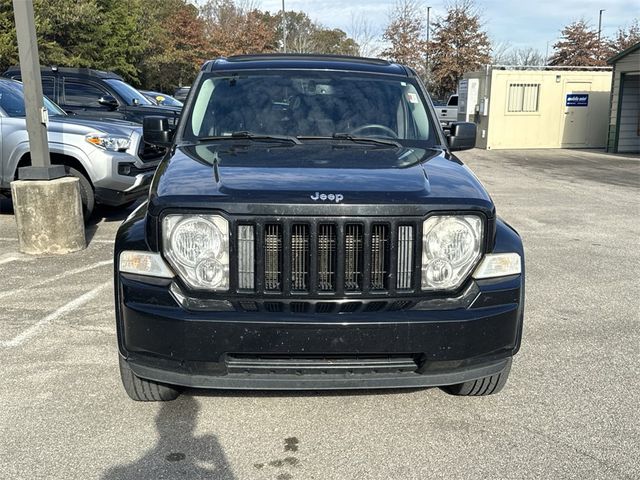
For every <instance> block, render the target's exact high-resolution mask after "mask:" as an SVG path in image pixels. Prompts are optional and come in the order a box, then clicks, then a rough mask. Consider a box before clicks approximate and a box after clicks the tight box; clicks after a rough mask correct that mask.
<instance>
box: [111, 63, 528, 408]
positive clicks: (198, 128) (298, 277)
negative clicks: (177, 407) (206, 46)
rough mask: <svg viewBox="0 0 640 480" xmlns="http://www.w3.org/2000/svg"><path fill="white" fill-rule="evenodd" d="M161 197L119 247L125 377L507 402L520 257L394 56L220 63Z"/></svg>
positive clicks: (172, 392) (453, 135)
mask: <svg viewBox="0 0 640 480" xmlns="http://www.w3.org/2000/svg"><path fill="white" fill-rule="evenodd" d="M144 135H145V140H146V141H147V142H150V143H153V144H156V145H158V146H163V147H166V146H168V147H170V148H169V151H168V153H167V155H166V157H165V158H164V160H163V161H162V163H161V164H160V166H159V168H158V171H157V173H156V175H155V178H154V180H153V183H152V186H151V190H150V195H149V200H148V202H147V203H145V204H144V205H142V206H141V207H140V208H138V209H137V210H136V211H135V212H133V213H132V214H131V216H130V217H129V218H128V219H127V220H126V221H125V222H124V223H123V225H122V226H121V227H120V230H119V231H118V235H117V240H116V248H115V292H116V293H115V295H116V316H117V329H118V346H119V352H120V371H121V375H122V380H123V383H124V387H125V390H126V391H127V393H128V394H129V396H130V397H131V398H133V399H134V400H171V399H174V398H176V397H177V396H178V394H179V391H180V389H181V387H198V388H233V389H242V388H248V389H341V388H342V389H351V388H395V387H425V386H442V387H443V388H444V389H445V390H446V391H447V392H449V393H453V394H457V395H488V394H492V393H496V392H498V391H499V390H500V389H501V388H502V387H503V385H504V384H505V382H506V380H507V376H508V374H509V370H510V367H511V359H512V357H513V355H514V354H515V353H516V352H517V351H518V349H519V347H520V339H521V335H522V321H523V307H524V253H523V247H522V242H521V240H520V237H519V236H518V234H517V233H516V232H515V231H514V230H513V229H512V228H511V227H510V226H509V225H507V224H506V223H505V222H504V221H502V220H501V219H500V218H498V217H497V216H496V211H495V206H494V204H493V202H492V200H491V198H490V197H489V195H488V194H487V192H486V191H485V189H484V188H483V187H482V185H481V184H480V182H479V181H478V179H477V178H476V177H475V176H474V175H473V174H472V173H471V171H470V170H469V169H468V168H467V167H465V166H464V165H463V164H462V163H461V162H460V161H459V160H458V159H457V158H456V157H455V156H454V155H452V153H451V152H452V151H454V150H462V149H468V148H473V146H474V143H475V125H473V124H468V123H453V124H452V125H451V131H450V134H449V135H447V136H445V135H444V133H443V131H442V130H441V128H440V126H439V123H438V120H437V118H436V116H435V113H434V109H433V106H432V104H431V101H430V100H429V97H428V95H427V92H426V90H425V87H424V85H423V84H422V82H421V81H420V79H419V78H418V77H417V76H416V74H415V72H413V71H412V70H411V69H409V68H407V67H404V66H402V65H397V64H393V63H389V62H386V61H383V60H373V59H362V58H352V57H335V56H307V55H261V56H238V57H230V58H222V59H218V60H215V61H209V62H207V63H206V64H205V65H204V66H203V67H202V71H201V73H200V74H199V76H198V78H197V79H196V81H195V83H194V85H193V87H192V89H191V92H190V93H189V97H188V99H187V103H186V105H185V107H184V111H183V115H182V117H181V119H180V122H179V125H178V126H177V128H176V129H175V131H174V130H173V129H171V128H170V126H169V124H168V121H167V119H166V118H160V117H156V118H154V117H147V118H146V119H145V121H144Z"/></svg>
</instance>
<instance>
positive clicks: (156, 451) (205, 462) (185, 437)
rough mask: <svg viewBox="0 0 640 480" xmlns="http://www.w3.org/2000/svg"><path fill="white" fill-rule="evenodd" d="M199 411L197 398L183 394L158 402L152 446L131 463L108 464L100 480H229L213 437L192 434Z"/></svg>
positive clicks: (220, 452) (226, 469) (231, 478)
mask: <svg viewBox="0 0 640 480" xmlns="http://www.w3.org/2000/svg"><path fill="white" fill-rule="evenodd" d="M199 410H200V408H199V405H198V402H197V400H195V399H194V398H193V397H191V396H187V395H185V396H182V397H180V398H179V399H178V400H175V401H173V402H165V403H162V404H161V405H160V411H159V412H158V415H157V416H156V428H157V430H158V434H159V438H158V441H157V444H156V445H155V447H153V448H152V449H150V450H148V451H147V452H146V453H145V454H144V455H143V456H142V457H141V458H139V459H138V460H136V461H134V462H132V463H129V464H125V465H118V466H116V467H112V468H111V469H109V470H108V471H107V472H106V473H105V474H104V475H103V476H102V477H101V480H146V479H148V480H156V479H160V478H167V479H169V478H170V479H180V478H184V479H189V480H200V479H205V478H206V479H208V480H210V479H216V480H233V479H234V476H233V473H232V471H231V467H230V466H229V464H228V462H227V459H226V456H225V454H224V451H223V450H222V448H221V447H220V444H219V443H218V440H217V438H216V437H215V436H214V435H202V436H195V435H194V431H195V428H196V423H197V417H198V411H199ZM131 438H133V437H131Z"/></svg>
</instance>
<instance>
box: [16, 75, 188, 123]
mask: <svg viewBox="0 0 640 480" xmlns="http://www.w3.org/2000/svg"><path fill="white" fill-rule="evenodd" d="M41 75H42V91H43V93H44V94H45V95H46V96H47V97H49V98H50V99H51V100H53V101H54V102H55V103H57V104H58V105H59V106H61V107H62V108H63V109H64V110H65V111H66V112H67V113H71V114H75V115H78V116H82V117H85V118H99V119H103V118H115V119H120V120H127V121H130V122H135V123H142V119H143V118H144V117H145V116H147V115H156V116H164V117H167V118H169V119H170V121H171V122H173V123H175V122H176V121H177V118H178V116H179V115H180V110H181V109H180V108H178V107H171V106H159V105H154V104H153V103H151V101H149V99H147V97H145V96H144V95H142V94H141V93H140V92H139V91H138V90H136V89H135V88H133V87H132V86H131V85H129V84H128V83H126V82H125V81H124V80H123V79H122V77H120V76H119V75H116V74H115V73H112V72H103V71H99V70H92V69H88V68H63V67H43V68H42V69H41ZM4 76H5V77H9V78H13V79H15V80H20V79H21V74H20V68H19V67H11V68H9V69H8V70H7V71H6V72H5V73H4Z"/></svg>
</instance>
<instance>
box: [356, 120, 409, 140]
mask: <svg viewBox="0 0 640 480" xmlns="http://www.w3.org/2000/svg"><path fill="white" fill-rule="evenodd" d="M365 130H381V131H383V132H384V133H386V134H388V135H389V136H390V137H391V138H398V134H397V133H396V132H394V131H393V130H391V129H390V128H389V127H385V126H384V125H378V124H377V123H370V124H368V125H361V126H359V127H356V128H354V129H352V130H351V131H350V132H349V133H353V134H356V133H360V132H363V131H365Z"/></svg>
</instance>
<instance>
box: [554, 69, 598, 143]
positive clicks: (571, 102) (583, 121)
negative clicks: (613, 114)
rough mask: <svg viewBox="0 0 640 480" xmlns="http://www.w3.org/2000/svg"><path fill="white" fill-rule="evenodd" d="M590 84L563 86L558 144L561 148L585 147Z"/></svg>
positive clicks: (581, 83)
mask: <svg viewBox="0 0 640 480" xmlns="http://www.w3.org/2000/svg"><path fill="white" fill-rule="evenodd" d="M590 92H591V83H590V82H566V83H565V84H564V95H563V96H562V98H563V100H564V121H563V122H560V123H561V128H562V131H561V132H560V143H561V144H562V146H563V147H581V146H585V145H587V134H588V131H589V101H590V100H591V99H590V98H589V97H590Z"/></svg>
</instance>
